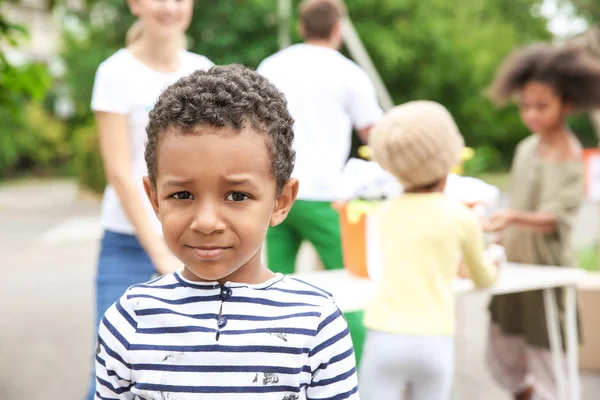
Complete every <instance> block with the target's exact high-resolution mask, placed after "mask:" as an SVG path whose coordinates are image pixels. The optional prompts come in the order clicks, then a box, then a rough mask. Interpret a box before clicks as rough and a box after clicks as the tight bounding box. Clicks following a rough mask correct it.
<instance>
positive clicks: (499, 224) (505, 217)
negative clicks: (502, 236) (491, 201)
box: [483, 210, 514, 232]
mask: <svg viewBox="0 0 600 400" xmlns="http://www.w3.org/2000/svg"><path fill="white" fill-rule="evenodd" d="M513 220H514V212H513V211H512V210H504V211H498V212H497V213H495V214H494V215H493V216H492V218H490V219H489V220H487V221H483V230H484V231H486V232H500V231H503V230H504V229H505V228H506V227H507V226H508V225H510V224H511V223H512V222H513Z"/></svg>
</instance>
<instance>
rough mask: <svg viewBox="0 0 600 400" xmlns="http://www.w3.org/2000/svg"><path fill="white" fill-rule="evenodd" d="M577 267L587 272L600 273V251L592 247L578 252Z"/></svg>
mask: <svg viewBox="0 0 600 400" xmlns="http://www.w3.org/2000/svg"><path fill="white" fill-rule="evenodd" d="M576 256H577V260H576V261H577V266H578V267H580V268H583V269H585V270H587V271H600V249H599V248H598V246H592V247H587V248H583V249H580V250H578V251H577V252H576Z"/></svg>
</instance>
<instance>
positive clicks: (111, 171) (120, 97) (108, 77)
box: [88, 0, 213, 399]
mask: <svg viewBox="0 0 600 400" xmlns="http://www.w3.org/2000/svg"><path fill="white" fill-rule="evenodd" d="M129 5H130V9H131V11H132V13H133V14H134V15H136V16H137V17H138V18H139V20H138V22H136V23H135V24H134V25H133V26H132V28H131V30H130V32H129V33H128V37H127V42H128V43H127V47H126V48H123V49H121V50H119V51H117V52H116V53H115V54H113V55H112V56H110V57H109V58H108V59H106V60H105V61H104V62H102V64H100V66H99V67H98V71H97V73H96V79H95V82H94V90H93V94H92V109H93V111H94V112H95V116H96V122H97V127H98V133H99V138H100V150H101V153H102V159H103V161H104V169H105V173H106V177H107V182H108V185H107V187H106V190H105V192H104V198H103V201H102V226H103V228H104V236H103V238H102V243H101V246H100V256H99V261H98V271H97V278H96V328H97V327H98V326H99V324H100V320H101V318H102V316H103V315H104V312H105V311H106V310H107V309H108V308H109V307H110V306H111V305H112V304H113V303H114V302H115V301H117V300H118V299H119V297H120V296H121V295H122V294H123V293H124V292H125V290H126V289H127V288H128V287H129V286H131V285H133V284H136V283H141V282H146V281H148V280H149V279H151V277H152V275H153V274H155V273H159V274H167V273H171V272H173V271H175V270H176V269H178V268H180V267H181V263H180V262H178V260H177V259H176V258H175V257H174V256H173V255H172V254H171V253H170V251H169V250H168V248H167V246H166V244H165V242H164V240H163V238H162V233H161V229H160V223H159V222H158V220H157V218H156V216H155V215H154V213H153V211H152V208H151V206H150V202H149V201H148V199H147V197H146V195H145V193H144V189H143V185H142V178H143V177H144V176H145V175H146V166H145V162H144V142H145V139H146V131H145V128H146V124H147V122H148V113H149V111H150V110H151V109H152V107H153V106H154V103H155V101H156V99H157V98H158V96H159V95H160V93H161V92H162V91H163V90H164V89H165V88H166V87H167V86H168V85H170V84H172V83H174V82H175V81H176V80H178V79H179V78H181V77H183V76H185V75H189V74H190V73H192V72H193V71H195V70H197V69H208V68H210V67H211V66H212V65H213V63H212V62H211V61H210V60H208V59H207V58H206V57H204V56H200V55H197V54H193V53H190V52H188V51H185V50H184V45H185V30H186V29H187V27H188V26H189V24H190V21H191V18H192V10H193V6H194V4H193V0H163V1H156V0H129ZM95 385H96V382H95V380H94V381H93V382H92V384H91V386H90V391H89V393H88V399H93V398H94V397H95Z"/></svg>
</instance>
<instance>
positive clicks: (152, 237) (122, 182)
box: [96, 112, 181, 274]
mask: <svg viewBox="0 0 600 400" xmlns="http://www.w3.org/2000/svg"><path fill="white" fill-rule="evenodd" d="M96 122H97V126H98V133H99V138H100V152H101V154H102V160H103V162H104V171H105V174H106V180H107V181H108V183H110V184H111V185H112V186H113V187H114V188H115V191H116V192H117V196H119V199H120V201H121V204H122V205H123V208H124V210H125V213H126V214H127V217H128V218H129V220H130V221H131V223H132V224H133V227H134V229H135V232H136V236H137V239H138V241H139V242H140V245H141V246H142V247H143V248H144V250H145V251H146V253H147V254H148V256H149V257H150V259H151V260H152V263H153V264H154V266H155V268H156V269H157V271H158V272H160V273H161V274H167V273H171V272H173V271H175V270H176V269H178V268H179V267H180V266H181V263H180V262H178V261H177V259H176V258H175V257H174V256H173V255H172V254H171V252H170V251H169V249H168V248H167V245H166V244H165V242H164V240H163V239H162V238H161V237H160V236H159V235H157V234H156V233H155V231H154V228H153V226H152V223H151V221H150V218H148V215H147V214H146V211H145V208H144V205H143V198H142V196H141V195H140V193H139V191H138V190H137V189H136V185H135V182H134V181H133V178H132V177H131V168H132V167H131V160H130V150H129V149H130V143H129V136H128V135H127V129H128V120H127V116H126V115H122V114H116V113H108V112H96Z"/></svg>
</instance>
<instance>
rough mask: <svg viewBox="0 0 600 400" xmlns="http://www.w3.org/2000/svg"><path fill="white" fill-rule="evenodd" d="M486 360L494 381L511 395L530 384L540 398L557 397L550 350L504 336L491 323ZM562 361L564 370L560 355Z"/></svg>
mask: <svg viewBox="0 0 600 400" xmlns="http://www.w3.org/2000/svg"><path fill="white" fill-rule="evenodd" d="M486 359H487V364H488V367H489V369H490V372H491V373H492V376H493V377H494V379H495V380H496V382H497V383H498V384H499V385H500V386H502V388H504V389H505V390H507V391H508V392H510V393H511V394H516V393H519V392H521V391H523V390H524V389H526V388H528V387H530V386H533V387H534V390H535V393H536V395H537V396H538V397H539V398H541V399H543V400H556V399H557V398H558V396H557V387H556V374H555V373H554V368H553V365H552V353H551V352H550V350H547V349H541V348H535V347H531V346H529V345H527V343H526V342H525V339H523V338H521V337H519V336H510V335H505V334H503V333H502V330H501V329H500V327H499V326H497V325H491V326H490V330H489V336H488V348H487V354H486ZM562 361H563V368H564V369H565V371H566V368H567V364H566V360H565V359H564V357H563V360H562Z"/></svg>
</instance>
